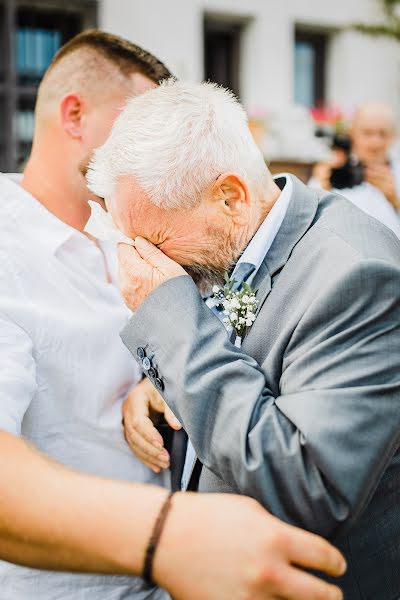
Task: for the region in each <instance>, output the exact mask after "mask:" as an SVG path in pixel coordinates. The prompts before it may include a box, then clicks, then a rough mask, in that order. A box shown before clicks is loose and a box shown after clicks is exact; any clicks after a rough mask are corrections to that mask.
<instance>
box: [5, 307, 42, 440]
mask: <svg viewBox="0 0 400 600" xmlns="http://www.w3.org/2000/svg"><path fill="white" fill-rule="evenodd" d="M32 350H33V348H32V340H31V339H30V337H29V336H28V334H27V333H26V332H25V331H24V330H23V329H22V328H21V327H20V326H19V325H17V324H16V323H14V322H13V321H12V320H11V319H9V318H8V317H7V316H5V315H2V314H0V365H1V366H0V429H3V430H5V431H8V432H9V433H13V434H14V435H20V433H21V422H22V419H23V417H24V414H25V412H26V410H27V408H28V407H29V404H30V402H31V400H32V398H33V396H34V394H35V391H36V389H37V381H36V365H35V360H34V358H33V352H32Z"/></svg>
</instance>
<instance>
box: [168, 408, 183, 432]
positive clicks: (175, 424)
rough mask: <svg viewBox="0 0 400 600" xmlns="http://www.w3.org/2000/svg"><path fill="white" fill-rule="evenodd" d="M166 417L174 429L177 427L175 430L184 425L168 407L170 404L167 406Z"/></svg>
mask: <svg viewBox="0 0 400 600" xmlns="http://www.w3.org/2000/svg"><path fill="white" fill-rule="evenodd" d="M164 419H165V420H166V421H167V423H168V425H169V426H170V427H172V429H175V431H178V430H179V429H182V425H181V424H180V422H179V421H178V419H177V418H176V416H175V415H174V413H173V412H172V410H171V409H170V408H168V406H166V407H165V411H164Z"/></svg>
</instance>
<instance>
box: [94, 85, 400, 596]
mask: <svg viewBox="0 0 400 600" xmlns="http://www.w3.org/2000/svg"><path fill="white" fill-rule="evenodd" d="M88 177H89V183H90V187H91V188H92V190H93V191H94V192H95V193H97V194H99V195H101V196H104V197H105V199H106V203H107V205H108V208H109V210H110V211H111V214H112V216H113V218H114V220H115V223H116V225H117V226H118V227H119V228H120V229H121V230H122V231H123V233H124V234H125V235H127V236H129V237H131V238H135V242H134V247H131V246H128V245H122V246H121V249H120V284H121V286H122V290H123V294H124V297H125V300H126V302H127V304H128V306H129V307H130V308H131V309H132V310H133V311H134V315H133V317H132V318H131V320H130V323H129V324H128V325H127V326H126V328H125V329H124V330H123V332H122V338H123V340H124V341H125V344H126V345H127V346H128V348H129V349H130V350H131V352H132V354H133V355H134V356H135V357H136V359H137V361H138V362H139V364H141V365H142V366H143V368H144V369H145V371H146V372H147V374H148V377H149V379H150V380H151V381H152V382H153V384H154V386H155V388H156V389H157V390H158V391H159V392H161V394H162V396H163V398H164V400H165V403H166V404H165V403H163V402H162V401H161V400H160V399H159V398H158V397H157V396H156V395H154V396H151V395H149V397H148V398H146V399H143V398H142V399H141V400H138V399H137V398H133V399H132V402H131V403H130V406H129V407H126V408H125V421H126V425H127V433H128V437H129V439H130V444H131V447H132V448H133V449H134V451H135V452H136V454H137V456H138V457H139V458H141V460H142V461H143V462H145V463H146V464H148V465H153V466H159V467H162V466H163V465H162V464H161V462H160V461H158V459H157V453H158V452H159V449H158V448H157V442H156V441H155V436H156V430H155V428H154V427H153V425H152V423H151V418H152V419H153V420H154V421H155V417H156V416H157V414H158V415H159V414H160V413H163V412H164V411H165V410H166V409H165V407H166V405H168V406H169V407H170V409H172V411H173V413H174V414H175V415H176V417H177V418H178V419H179V421H180V422H181V423H182V425H183V427H184V429H185V430H186V432H187V433H188V435H189V438H190V440H191V443H192V446H193V448H194V450H191V447H190V446H189V448H188V450H187V453H186V458H184V460H182V464H183V463H184V468H183V472H182V474H181V475H182V482H181V485H182V489H187V488H189V489H193V488H195V487H197V482H198V481H199V483H198V488H199V490H200V491H204V492H217V491H220V492H230V493H232V492H240V493H242V494H247V495H250V496H252V497H254V498H256V499H257V500H259V501H260V502H261V503H262V504H263V505H264V506H265V507H266V508H267V509H268V510H270V511H271V512H272V513H273V514H275V515H276V516H278V517H279V518H281V519H283V520H285V521H287V522H289V523H292V524H295V525H298V526H301V527H303V528H305V529H308V530H310V531H313V532H317V533H319V534H321V535H323V536H325V537H327V538H330V539H333V540H334V542H335V544H336V545H337V547H339V548H340V549H341V550H342V551H343V552H344V554H345V556H346V557H347V559H348V562H349V569H348V572H347V574H346V575H345V576H344V577H343V579H342V581H341V584H342V587H343V590H344V595H345V597H346V599H347V600H376V599H377V598H379V600H393V599H394V598H397V597H398V595H399V580H398V565H399V563H400V549H399V544H398V540H399V536H400V453H399V450H398V449H399V445H400V410H399V401H398V399H399V394H400V376H399V373H400V352H398V349H399V348H400V302H399V295H398V290H399V289H400V244H399V242H398V240H397V238H396V236H395V235H394V234H393V233H392V232H391V231H390V230H389V229H387V228H386V227H384V226H383V225H382V224H381V223H379V222H378V221H377V220H376V219H372V218H371V217H369V216H368V215H366V214H365V213H364V212H362V211H360V210H359V209H358V208H356V207H354V206H353V205H352V204H351V203H350V202H348V201H347V200H346V199H344V198H343V197H341V196H339V195H335V194H333V193H325V192H322V191H321V192H315V191H313V190H311V189H309V188H307V187H306V186H304V185H303V184H302V183H301V182H300V181H299V180H297V179H296V178H295V177H293V176H291V175H288V174H286V175H281V176H279V177H277V178H275V180H274V179H273V178H272V176H271V174H270V173H269V171H268V169H267V167H266V166H265V164H264V161H263V158H262V156H261V154H260V152H259V151H258V149H257V147H256V145H255V143H254V141H253V140H252V138H251V135H250V133H249V130H248V126H247V119H246V115H245V113H244V111H243V109H242V108H241V106H240V105H239V104H238V102H237V101H236V99H235V98H234V97H233V96H232V95H231V94H230V93H229V92H228V91H226V90H223V89H221V88H218V87H217V86H215V85H212V84H191V83H182V82H181V83H180V82H169V83H166V84H164V85H162V86H161V87H159V88H158V89H155V90H151V91H149V92H147V93H146V94H145V95H143V96H142V97H140V98H135V99H133V100H132V101H130V103H128V105H127V107H126V109H125V110H124V111H123V113H122V114H121V115H120V117H119V118H118V120H117V121H116V123H115V125H114V127H113V130H112V133H111V136H110V137H109V139H108V140H107V142H106V143H105V144H104V145H103V147H101V148H100V149H99V150H97V151H96V153H95V157H94V160H93V162H92V164H91V168H90V171H89V175H88ZM189 275H191V277H190V276H189ZM224 275H225V276H226V278H227V283H226V284H225V285H224ZM196 284H197V285H196ZM212 287H214V290H213V291H214V294H215V296H216V297H215V298H214V302H213V303H214V306H213V310H210V308H209V307H208V306H206V303H205V302H204V301H203V298H202V295H203V296H204V295H207V294H208V293H210V291H211V288H212ZM199 291H200V293H199ZM254 294H256V298H255V299H254ZM221 302H222V303H223V308H224V309H225V310H223V311H219V310H218V308H219V307H220V304H221ZM249 305H250V306H251V310H250V311H249V308H248V307H249ZM221 313H222V314H221ZM224 313H225V314H224ZM244 315H246V317H244ZM243 319H245V320H244V322H243ZM221 321H224V324H223V323H222V322H221ZM226 322H227V323H226ZM224 325H227V328H228V333H227V331H226V328H225V326H224ZM149 417H151V418H149ZM194 452H195V454H196V455H197V457H198V460H196V459H195V455H194ZM193 457H194V460H193ZM199 474H200V476H199ZM277 595H278V596H279V597H281V596H282V595H283V596H284V597H285V594H281V593H278V594H277ZM304 597H307V596H306V595H305V596H304Z"/></svg>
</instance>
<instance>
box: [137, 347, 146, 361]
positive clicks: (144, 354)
mask: <svg viewBox="0 0 400 600" xmlns="http://www.w3.org/2000/svg"><path fill="white" fill-rule="evenodd" d="M137 355H138V357H139V358H140V360H142V359H143V358H144V357H145V356H146V352H145V351H144V348H138V349H137Z"/></svg>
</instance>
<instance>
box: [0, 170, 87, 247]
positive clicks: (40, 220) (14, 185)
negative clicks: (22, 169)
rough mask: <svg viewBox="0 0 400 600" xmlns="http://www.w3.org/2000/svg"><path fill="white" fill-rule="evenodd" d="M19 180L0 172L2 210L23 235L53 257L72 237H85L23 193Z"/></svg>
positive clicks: (25, 192)
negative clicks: (43, 246) (32, 239)
mask: <svg viewBox="0 0 400 600" xmlns="http://www.w3.org/2000/svg"><path fill="white" fill-rule="evenodd" d="M21 178H22V176H21V175H15V174H11V175H8V174H5V173H0V195H1V204H2V209H4V210H6V211H7V214H8V215H9V217H10V218H13V219H14V221H15V222H16V225H17V226H18V228H19V229H20V230H21V231H22V232H23V234H24V235H27V236H30V237H33V238H34V239H35V240H37V241H39V242H40V244H41V245H45V246H46V247H47V248H48V249H49V251H50V252H51V253H52V254H55V253H56V252H57V250H58V249H59V248H60V247H61V246H62V245H63V244H64V243H65V242H66V241H67V240H68V239H70V238H71V237H73V236H75V235H76V236H79V237H85V236H83V234H82V233H80V232H79V231H78V230H76V229H74V228H73V227H71V226H70V225H67V224H66V223H64V222H63V221H61V219H59V218H58V217H56V216H55V215H53V213H51V212H50V211H49V210H47V208H45V207H44V206H43V204H41V203H40V202H39V201H38V200H36V198H34V196H32V194H30V193H29V192H27V191H26V190H24V188H22V187H21V185H20V181H21ZM24 226H25V227H24ZM85 239H86V237H85Z"/></svg>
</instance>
